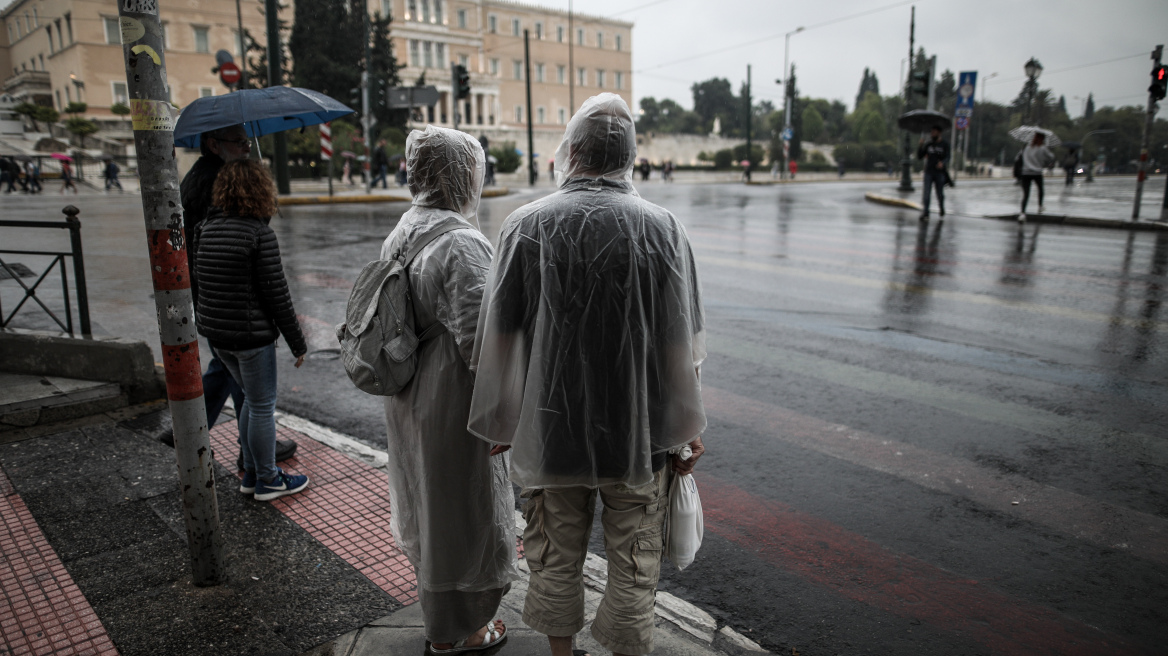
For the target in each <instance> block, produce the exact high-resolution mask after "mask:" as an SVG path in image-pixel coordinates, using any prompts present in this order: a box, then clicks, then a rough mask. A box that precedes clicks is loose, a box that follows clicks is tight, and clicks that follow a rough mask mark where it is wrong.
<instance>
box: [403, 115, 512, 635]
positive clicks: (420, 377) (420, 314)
mask: <svg viewBox="0 0 1168 656" xmlns="http://www.w3.org/2000/svg"><path fill="white" fill-rule="evenodd" d="M406 163H407V164H406V165H407V168H408V170H409V179H410V191H411V192H412V193H413V196H414V203H413V207H412V208H410V210H409V211H407V212H406V213H405V214H404V215H403V216H402V218H401V221H400V222H399V223H398V225H397V227H396V228H395V229H394V230H393V232H392V233H391V234H390V235H389V238H387V239H386V240H385V244H384V245H383V246H382V249H381V257H382V258H383V259H387V258H390V257H394V256H395V254H397V253H398V252H399V251H400V250H401V249H402V247H403V244H405V245H407V246H406V247H407V248H408V243H409V241H410V240H411V238H413V237H415V236H416V235H419V234H422V233H423V232H425V231H427V230H429V229H432V228H434V227H436V226H439V225H444V224H446V223H448V222H451V221H453V222H457V223H460V224H463V225H465V226H466V227H467V228H469V229H465V230H455V231H453V232H449V233H446V234H444V235H442V236H440V237H438V238H437V239H436V240H434V241H433V242H431V243H430V244H429V245H427V246H426V247H425V248H424V249H423V250H422V252H421V253H420V254H419V255H418V256H417V257H416V258H415V259H414V261H413V263H412V264H411V265H410V268H409V279H410V290H411V296H412V299H413V306H414V313H415V318H416V326H417V329H418V331H419V333H421V331H423V330H425V329H426V328H427V327H429V326H430V325H432V324H433V322H435V321H437V322H441V324H442V325H443V326H444V327H445V329H446V330H445V332H442V333H441V334H439V335H438V336H437V337H435V338H433V339H431V340H429V341H427V342H423V343H422V344H421V345H420V346H419V347H418V348H419V358H418V368H417V373H415V375H414V377H413V379H412V380H411V381H410V382H409V383H408V384H407V386H406V387H405V388H404V389H403V390H402V391H401V392H400V393H398V394H396V395H394V396H391V397H386V399H385V423H386V427H387V431H388V435H389V465H388V469H389V495H390V503H391V509H392V513H393V515H392V519H391V520H390V527H391V529H392V531H393V535H394V537H395V538H396V540H397V544H398V546H400V547H401V548H402V550H404V551H405V553H406V556H407V557H408V558H409V560H410V563H411V564H412V565H413V566H414V569H415V572H416V575H417V584H418V589H419V598H420V600H421V602H422V608H423V614H424V617H425V624H426V634H427V638H429V639H430V640H431V641H434V642H454V641H457V640H461V639H463V638H466V637H467V636H468V635H470V634H471V633H474V632H475V631H477V630H478V629H480V628H482V627H483V626H485V625H486V624H487V622H489V621H490V620H492V619H494V614H495V612H496V611H497V610H498V607H499V601H500V599H501V598H502V595H503V594H504V593H505V592H506V589H507V587H508V586H509V584H510V583H511V582H512V581H514V580H516V579H517V578H518V576H519V573H518V570H517V568H516V553H515V516H514V512H515V501H514V494H513V492H512V489H511V484H510V482H508V480H507V464H506V458H505V456H506V454H504V456H496V457H490V456H489V455H488V453H489V451H490V445H488V444H486V443H484V442H483V441H482V440H478V439H476V438H475V437H474V436H473V435H471V434H470V433H468V432H467V429H466V425H467V413H468V410H469V408H470V399H471V393H472V391H473V388H474V378H473V375H472V373H471V371H470V369H469V367H468V363H469V362H470V358H471V354H472V352H473V349H474V342H475V327H476V325H477V323H478V315H479V307H480V305H481V298H482V291H483V284H484V281H485V279H486V275H487V271H488V268H489V266H490V263H491V244H490V242H489V241H487V238H486V237H484V236H483V234H482V233H481V232H479V230H478V220H477V218H476V213H477V211H478V203H479V195H480V194H481V192H482V185H483V174H484V171H485V169H486V167H485V160H484V158H483V150H482V147H481V146H479V144H478V142H477V141H475V140H474V139H472V138H471V137H470V136H469V135H467V134H465V133H462V132H456V131H454V130H447V129H443V128H435V127H432V126H431V127H427V128H426V130H425V131H414V132H411V133H410V135H409V137H408V138H407V139H406Z"/></svg>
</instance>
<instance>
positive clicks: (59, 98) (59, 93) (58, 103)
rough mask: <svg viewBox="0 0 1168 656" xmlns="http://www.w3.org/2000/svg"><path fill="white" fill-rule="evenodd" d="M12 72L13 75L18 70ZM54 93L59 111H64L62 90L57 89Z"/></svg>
mask: <svg viewBox="0 0 1168 656" xmlns="http://www.w3.org/2000/svg"><path fill="white" fill-rule="evenodd" d="M12 72H13V73H15V72H16V69H13V70H12ZM53 93H54V94H56V95H57V109H63V108H62V107H61V90H60V89H57V90H56V91H54V92H53Z"/></svg>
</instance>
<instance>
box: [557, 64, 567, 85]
mask: <svg viewBox="0 0 1168 656" xmlns="http://www.w3.org/2000/svg"><path fill="white" fill-rule="evenodd" d="M565 71H566V69H565V68H564V67H563V66H556V82H558V83H560V84H567V83H568V79H567V77H566V72H565Z"/></svg>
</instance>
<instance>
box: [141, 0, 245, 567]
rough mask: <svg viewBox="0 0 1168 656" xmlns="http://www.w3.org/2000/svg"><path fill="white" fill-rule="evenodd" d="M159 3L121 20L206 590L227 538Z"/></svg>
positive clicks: (150, 243)
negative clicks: (223, 531)
mask: <svg viewBox="0 0 1168 656" xmlns="http://www.w3.org/2000/svg"><path fill="white" fill-rule="evenodd" d="M158 5H159V3H158V2H157V0H121V1H120V2H118V14H119V16H120V24H121V28H122V44H123V45H122V57H123V60H124V65H125V71H126V85H127V89H128V91H129V96H130V117H131V120H132V123H133V128H134V147H135V148H136V150H137V153H138V174H139V178H140V183H141V188H142V214H143V215H144V217H145V219H146V243H147V247H148V249H149V251H150V274H151V276H150V277H151V278H152V279H153V283H154V303H155V305H156V309H157V311H158V336H159V340H160V341H161V343H162V366H163V369H164V370H165V371H166V398H167V400H168V401H169V406H170V416H171V420H172V422H173V425H174V456H175V460H176V461H177V464H178V480H179V490H180V493H179V494H180V495H181V498H182V516H183V522H184V523H185V524H186V530H187V548H188V549H189V551H190V557H191V573H192V582H193V583H194V584H195V585H198V586H205V585H216V584H218V583H221V582H222V581H223V580H224V578H225V573H224V571H223V537H222V534H221V532H220V530H219V503H218V500H217V499H216V497H215V472H214V470H213V469H212V466H211V460H212V456H211V438H210V434H209V433H208V426H207V406H206V404H205V403H204V401H203V379H202V375H201V374H202V366H201V365H200V362H199V336H198V334H197V333H196V332H195V307H194V302H193V297H192V296H191V276H190V270H189V267H188V264H187V244H186V241H185V232H184V230H183V216H182V200H181V199H180V198H179V192H178V186H179V178H178V163H177V161H176V160H175V153H174V118H173V116H172V114H171V105H170V102H168V101H167V95H168V93H167V91H168V88H167V83H166V59H164V56H165V52H163V42H162V34H163V32H162V23H161V21H159V18H158Z"/></svg>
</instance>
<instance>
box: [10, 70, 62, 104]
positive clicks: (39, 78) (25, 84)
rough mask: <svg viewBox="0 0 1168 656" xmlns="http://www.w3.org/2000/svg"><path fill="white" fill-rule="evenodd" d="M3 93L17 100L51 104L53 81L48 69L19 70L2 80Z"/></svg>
mask: <svg viewBox="0 0 1168 656" xmlns="http://www.w3.org/2000/svg"><path fill="white" fill-rule="evenodd" d="M4 93H7V94H9V95H10V96H12V97H14V98H16V100H18V101H19V102H31V103H38V104H42V105H43V104H52V96H53V83H52V80H51V79H50V77H49V72H48V71H21V72H19V73H17V74H16V75H13V76H11V77H9V78H8V79H7V80H4Z"/></svg>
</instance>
